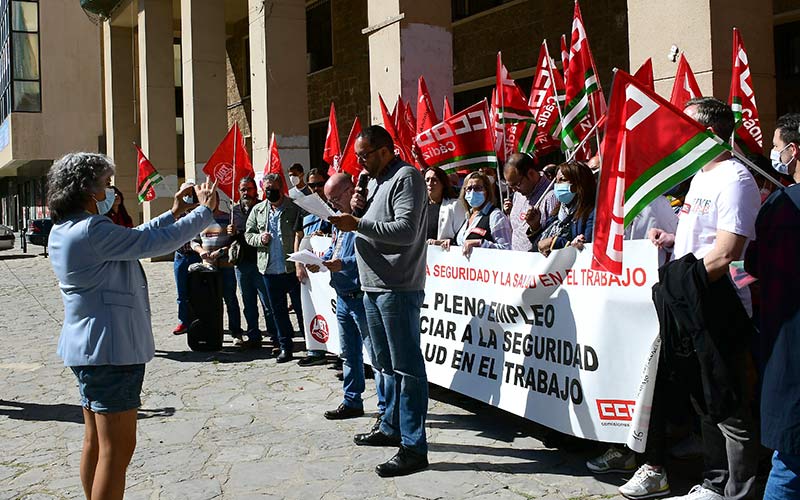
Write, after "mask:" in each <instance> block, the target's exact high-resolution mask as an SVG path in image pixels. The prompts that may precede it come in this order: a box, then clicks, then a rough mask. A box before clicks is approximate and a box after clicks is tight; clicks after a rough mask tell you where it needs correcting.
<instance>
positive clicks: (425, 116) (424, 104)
mask: <svg viewBox="0 0 800 500" xmlns="http://www.w3.org/2000/svg"><path fill="white" fill-rule="evenodd" d="M438 121H439V119H438V118H436V112H435V111H434V110H433V101H431V95H430V94H429V93H428V86H427V85H426V84H425V78H423V77H422V76H420V77H419V80H418V81H417V124H416V125H417V126H416V133H417V134H419V133H420V132H422V131H423V130H428V129H429V128H431V127H433V126H434V125H435V124H436V123H437V122H438Z"/></svg>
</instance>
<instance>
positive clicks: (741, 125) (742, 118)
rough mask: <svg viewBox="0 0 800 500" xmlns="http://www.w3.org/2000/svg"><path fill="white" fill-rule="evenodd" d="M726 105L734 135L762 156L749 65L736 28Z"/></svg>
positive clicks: (761, 142) (753, 151) (751, 150)
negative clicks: (734, 123)
mask: <svg viewBox="0 0 800 500" xmlns="http://www.w3.org/2000/svg"><path fill="white" fill-rule="evenodd" d="M728 104H730V106H731V109H732V110H733V117H734V119H735V120H736V135H737V136H738V137H739V139H740V140H741V141H742V142H743V143H744V145H745V146H746V147H747V149H749V150H750V152H752V153H754V154H762V153H763V152H764V146H763V144H764V143H763V134H762V133H761V122H760V121H759V119H758V108H757V107H756V96H755V93H754V91H753V78H752V77H751V76H750V64H749V63H748V61H747V52H745V50H744V41H743V40H742V35H740V34H739V30H738V29H736V28H733V74H732V75H731V92H730V94H729V95H728Z"/></svg>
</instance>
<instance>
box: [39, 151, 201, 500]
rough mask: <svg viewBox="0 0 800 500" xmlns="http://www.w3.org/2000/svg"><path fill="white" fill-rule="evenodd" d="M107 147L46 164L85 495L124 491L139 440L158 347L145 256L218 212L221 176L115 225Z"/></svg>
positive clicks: (63, 346)
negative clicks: (154, 211) (147, 368)
mask: <svg viewBox="0 0 800 500" xmlns="http://www.w3.org/2000/svg"><path fill="white" fill-rule="evenodd" d="M112 175H114V165H113V164H112V163H111V160H110V159H109V158H107V157H106V156H104V155H100V154H93V153H71V154H68V155H66V156H64V157H63V158H61V159H60V160H58V161H57V162H55V163H54V164H53V166H52V167H51V168H50V172H49V173H48V206H49V208H50V215H51V217H52V219H53V223H54V225H53V229H52V231H51V232H50V240H49V248H50V262H51V264H52V266H53V271H55V274H56V277H57V278H58V281H59V286H60V288H61V297H62V299H63V301H64V324H63V327H62V329H61V336H60V338H59V340H58V355H59V356H61V358H63V360H64V364H65V365H66V366H69V367H70V368H71V369H72V371H73V372H74V373H75V376H76V377H77V379H78V387H79V390H80V395H81V404H82V406H83V419H84V423H85V434H84V440H83V453H82V455H81V469H80V474H81V482H82V483H83V489H84V492H85V494H86V498H103V499H117V498H122V495H123V492H124V490H125V471H126V469H127V467H128V463H129V462H130V459H131V457H132V456H133V450H134V448H135V446H136V412H137V408H138V407H139V406H140V405H141V400H140V394H141V389H142V381H143V379H144V364H145V363H147V362H148V361H150V360H151V359H152V358H153V356H154V354H155V348H154V344H153V333H152V331H151V327H150V302H149V298H148V292H147V277H146V276H145V274H144V269H143V268H142V266H141V265H140V264H139V260H138V259H142V258H146V257H155V256H159V255H164V254H168V253H170V252H172V251H174V250H175V249H177V248H178V247H179V246H181V245H182V244H183V243H185V242H186V241H188V240H189V239H191V238H192V237H193V236H194V235H196V234H198V233H199V232H200V231H201V230H202V229H204V228H205V227H206V226H208V225H209V224H210V223H211V222H213V221H214V217H213V215H212V207H213V206H214V204H215V202H216V201H215V200H216V197H215V195H214V192H215V189H216V185H210V184H208V183H206V184H203V185H200V186H196V188H195V189H196V191H197V199H198V201H199V204H200V206H199V207H197V208H195V209H194V210H192V212H191V213H189V214H188V215H187V216H185V217H183V218H181V219H180V220H179V221H177V222H176V216H177V215H178V214H181V213H183V212H185V211H186V210H189V209H191V208H193V205H190V204H188V203H187V201H188V200H190V198H188V200H184V197H186V196H187V195H189V194H190V193H191V187H189V188H187V189H184V190H181V191H180V192H178V193H177V194H176V195H175V202H174V204H173V206H172V210H171V211H169V212H166V213H164V214H162V215H160V216H159V217H157V218H155V219H153V220H151V221H150V222H147V223H145V224H142V225H141V226H139V227H135V228H126V227H123V226H118V225H116V224H114V223H113V222H112V221H111V219H109V218H108V217H106V216H105V215H104V214H106V213H107V212H108V211H109V210H110V208H111V205H112V204H113V203H114V190H113V189H112V188H110V187H109V185H110V180H111V176H112Z"/></svg>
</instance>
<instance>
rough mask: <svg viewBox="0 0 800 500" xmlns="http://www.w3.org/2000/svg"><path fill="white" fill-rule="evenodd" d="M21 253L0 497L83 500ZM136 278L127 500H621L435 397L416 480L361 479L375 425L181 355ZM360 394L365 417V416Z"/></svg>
mask: <svg viewBox="0 0 800 500" xmlns="http://www.w3.org/2000/svg"><path fill="white" fill-rule="evenodd" d="M17 242H18V240H17ZM17 246H18V245H17ZM29 249H30V250H32V251H34V252H36V253H35V254H31V253H29V254H26V255H23V254H22V253H21V252H20V251H19V249H14V250H10V251H6V252H3V253H0V339H2V340H3V342H4V344H5V345H4V346H3V347H4V348H3V349H0V499H50V498H82V489H81V486H80V480H79V477H78V465H79V461H80V451H81V439H82V435H83V425H82V416H81V409H80V406H79V403H78V392H77V387H76V382H75V378H74V376H73V374H72V372H71V371H70V370H69V369H67V368H65V367H64V366H63V365H62V363H61V361H60V359H59V358H58V357H57V356H56V354H55V350H56V343H57V340H58V335H59V330H60V322H61V320H62V319H63V308H62V305H61V298H60V295H59V291H58V284H57V282H56V279H55V277H54V275H53V273H52V270H51V268H50V264H49V261H48V259H47V258H45V257H44V256H42V255H40V254H38V252H40V250H41V249H40V247H29ZM143 265H144V268H145V271H146V272H147V275H148V279H149V283H150V296H151V302H152V306H153V330H154V332H155V336H156V349H157V351H156V358H155V359H154V360H153V361H152V362H151V363H149V364H148V365H147V373H146V376H145V383H144V390H143V398H142V399H143V407H142V409H141V410H140V415H139V432H138V445H137V449H136V453H135V455H134V457H133V461H132V463H131V466H130V468H129V469H128V482H127V491H126V498H129V499H191V500H202V499H211V498H223V499H237V500H238V499H250V498H300V499H304V500H313V499H353V498H358V499H371V498H375V499H378V498H380V499H383V498H422V499H434V498H453V499H462V498H470V499H472V500H479V499H497V500H501V499H525V498H537V499H565V500H566V499H574V500H577V499H587V500H588V499H599V498H621V497H619V496H618V494H617V486H619V485H620V484H622V483H623V482H624V480H625V478H624V477H623V476H621V475H618V474H611V475H606V476H599V477H597V478H595V477H592V476H591V475H589V474H588V473H587V471H586V469H585V468H584V466H583V462H584V461H585V460H586V458H587V457H590V456H592V455H593V454H595V453H597V452H598V450H599V451H602V448H599V447H595V448H594V449H588V450H583V451H582V452H579V453H567V452H562V451H559V450H555V449H547V448H545V447H544V446H543V444H542V442H541V441H540V440H539V439H537V438H536V437H535V436H537V435H539V436H541V435H544V430H543V429H542V428H540V427H539V426H537V425H535V424H532V423H530V422H526V421H524V420H522V419H520V418H518V417H516V416H514V415H511V414H508V413H506V412H503V411H500V410H497V409H495V408H492V407H489V406H487V405H483V404H481V403H478V402H476V401H474V400H471V399H468V398H466V397H463V396H460V395H458V394H455V393H453V392H450V391H447V390H444V389H441V388H437V387H435V386H431V401H430V411H429V418H428V426H427V427H428V437H429V441H430V455H429V459H430V462H431V466H430V468H429V469H428V470H426V471H424V472H421V473H418V474H414V475H412V476H407V477H402V478H396V479H381V478H379V477H378V476H377V475H376V474H375V472H374V470H373V469H374V467H375V465H376V464H378V463H379V462H382V461H384V460H386V459H388V458H389V457H390V456H391V455H392V454H393V453H394V450H392V449H386V448H364V447H358V446H355V445H354V444H353V441H352V438H353V434H354V433H356V432H363V431H366V430H368V428H369V427H370V426H371V425H372V423H373V418H372V417H373V416H374V414H373V413H368V416H365V417H364V418H358V419H353V420H345V421H338V422H336V421H328V420H325V419H324V418H323V417H322V413H323V411H325V410H327V409H332V408H335V407H336V406H337V405H338V404H339V402H340V399H341V382H340V381H338V380H337V379H336V378H335V376H334V371H332V370H330V369H328V367H325V366H316V367H308V368H302V367H299V366H297V363H295V362H292V363H286V364H284V365H277V364H276V363H275V361H274V360H272V359H268V354H267V352H266V351H267V350H265V349H262V350H261V351H257V352H254V351H240V350H238V349H237V348H234V347H232V346H230V344H228V343H227V342H226V347H225V349H224V351H223V352H220V353H193V352H191V351H189V350H188V348H187V346H186V338H185V336H181V337H175V336H173V335H171V334H170V332H171V330H172V328H173V327H174V325H175V322H176V321H175V314H174V310H175V293H174V286H173V278H172V264H171V263H169V262H160V263H149V262H146V263H143ZM297 340H298V341H299V339H297ZM369 382H370V381H368V386H367V387H368V393H369V396H370V397H369V398H367V400H366V401H365V404H366V408H367V409H371V410H372V411H373V412H374V407H375V406H374V405H375V397H374V391H372V392H370V391H369V388H370V385H369ZM688 485H689V483H687V484H686V485H682V486H681V488H680V490H681V492H685V490H686V489H687V488H686V486H688ZM676 490H677V488H675V485H673V491H676Z"/></svg>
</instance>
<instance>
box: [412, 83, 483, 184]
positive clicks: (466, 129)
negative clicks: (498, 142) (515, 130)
mask: <svg viewBox="0 0 800 500" xmlns="http://www.w3.org/2000/svg"><path fill="white" fill-rule="evenodd" d="M416 143H417V145H418V146H419V148H420V153H421V155H422V160H423V161H424V162H425V163H426V164H428V165H430V166H435V167H440V168H442V169H444V170H447V171H451V172H454V171H456V170H458V169H463V168H468V169H470V170H477V169H479V168H481V167H487V166H488V167H491V168H495V167H496V166H497V156H496V154H495V152H494V144H493V137H492V130H491V128H490V120H489V109H488V106H487V103H486V99H484V100H483V101H481V102H479V103H477V104H474V105H472V106H470V107H469V108H467V109H465V110H464V111H461V112H460V113H456V114H454V115H453V116H451V117H450V118H448V119H447V120H444V121H442V122H441V123H438V124H436V125H434V126H433V127H432V128H430V129H428V130H424V131H423V132H421V133H420V134H419V135H417V137H416Z"/></svg>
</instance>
